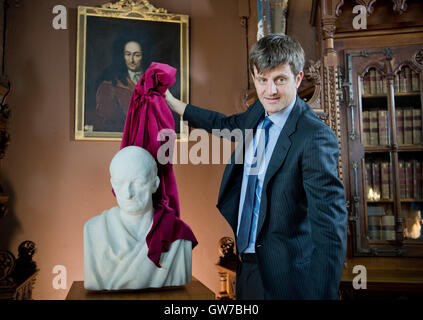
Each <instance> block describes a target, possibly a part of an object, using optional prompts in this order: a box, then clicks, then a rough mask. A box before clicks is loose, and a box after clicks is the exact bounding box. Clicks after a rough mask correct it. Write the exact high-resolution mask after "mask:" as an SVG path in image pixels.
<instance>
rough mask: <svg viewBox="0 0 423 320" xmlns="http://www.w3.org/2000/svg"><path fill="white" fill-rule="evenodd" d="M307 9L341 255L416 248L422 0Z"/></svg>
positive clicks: (419, 235)
mask: <svg viewBox="0 0 423 320" xmlns="http://www.w3.org/2000/svg"><path fill="white" fill-rule="evenodd" d="M356 5H364V6H365V8H366V12H367V26H366V29H360V30H355V29H354V26H353V24H352V21H353V19H354V18H355V16H356V15H357V14H355V13H353V8H354V6H356ZM312 12H313V13H312V16H311V23H312V24H313V25H315V26H316V28H317V30H318V32H317V34H318V39H317V46H318V52H319V54H320V61H322V64H323V69H322V73H323V77H322V78H323V79H324V80H323V83H322V86H323V92H324V94H323V98H322V100H323V104H324V105H325V104H326V105H329V108H330V111H329V112H331V113H338V114H339V129H338V131H335V132H336V133H337V134H338V138H339V141H340V146H341V159H342V170H340V172H341V173H342V175H341V178H342V180H343V182H344V185H345V189H346V196H347V207H348V212H349V219H348V236H349V238H348V244H349V246H348V258H349V259H354V258H355V257H365V256H367V257H391V258H393V257H403V258H421V257H423V232H422V226H423V220H422V213H421V212H422V209H423V168H422V166H423V138H422V115H423V112H422V107H423V92H422V91H423V19H421V17H423V2H421V1H417V0H408V1H407V0H402V1H395V0H378V1H355V0H350V1H342V0H339V1H326V0H320V1H319V0H315V1H313V8H312ZM334 92H336V94H334ZM335 95H336V96H335ZM366 261H367V260H366ZM380 261H382V260H380ZM387 261H388V260H387ZM403 261H410V263H412V262H411V261H412V260H407V259H404V260H403ZM413 261H414V260H413ZM419 261H421V259H419ZM389 263H392V260H389ZM407 263H408V262H406V264H407ZM404 265H405V264H404ZM404 265H403V266H404ZM386 268H389V267H388V266H386Z"/></svg>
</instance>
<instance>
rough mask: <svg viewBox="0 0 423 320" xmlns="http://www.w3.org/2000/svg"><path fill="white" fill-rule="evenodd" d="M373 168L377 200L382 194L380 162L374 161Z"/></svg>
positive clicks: (374, 189)
mask: <svg viewBox="0 0 423 320" xmlns="http://www.w3.org/2000/svg"><path fill="white" fill-rule="evenodd" d="M373 164H374V168H373V178H374V180H373V191H374V193H375V200H380V195H381V191H382V190H381V187H382V184H381V179H380V162H374V163H373Z"/></svg>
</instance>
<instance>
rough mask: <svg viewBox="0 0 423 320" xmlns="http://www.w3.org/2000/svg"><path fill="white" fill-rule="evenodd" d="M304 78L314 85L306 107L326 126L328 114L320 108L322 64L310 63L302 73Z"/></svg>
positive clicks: (317, 62)
mask: <svg viewBox="0 0 423 320" xmlns="http://www.w3.org/2000/svg"><path fill="white" fill-rule="evenodd" d="M304 76H305V77H306V79H307V80H309V81H311V82H312V83H313V85H314V92H313V96H312V97H311V98H310V99H309V100H308V101H307V103H308V105H309V106H310V107H311V108H312V109H313V110H314V111H315V112H316V114H317V115H318V116H319V117H320V119H322V120H323V121H325V122H326V123H327V124H328V117H329V113H328V112H327V111H325V110H324V109H323V108H322V107H323V106H322V62H321V60H318V61H316V62H314V61H310V65H309V66H308V68H307V69H306V70H305V71H304Z"/></svg>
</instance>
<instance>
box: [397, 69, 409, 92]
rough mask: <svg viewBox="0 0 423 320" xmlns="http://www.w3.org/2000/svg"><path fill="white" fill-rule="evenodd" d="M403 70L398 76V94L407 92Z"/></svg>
mask: <svg viewBox="0 0 423 320" xmlns="http://www.w3.org/2000/svg"><path fill="white" fill-rule="evenodd" d="M404 71H405V70H404V69H402V70H401V71H400V72H399V73H398V74H399V91H400V92H406V91H407V83H406V79H405V72H404Z"/></svg>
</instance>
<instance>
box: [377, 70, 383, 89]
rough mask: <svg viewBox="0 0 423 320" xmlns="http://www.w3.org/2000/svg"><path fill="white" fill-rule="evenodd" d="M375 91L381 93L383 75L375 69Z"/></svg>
mask: <svg viewBox="0 0 423 320" xmlns="http://www.w3.org/2000/svg"><path fill="white" fill-rule="evenodd" d="M376 93H377V94H382V93H383V76H382V73H380V72H379V70H376Z"/></svg>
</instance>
